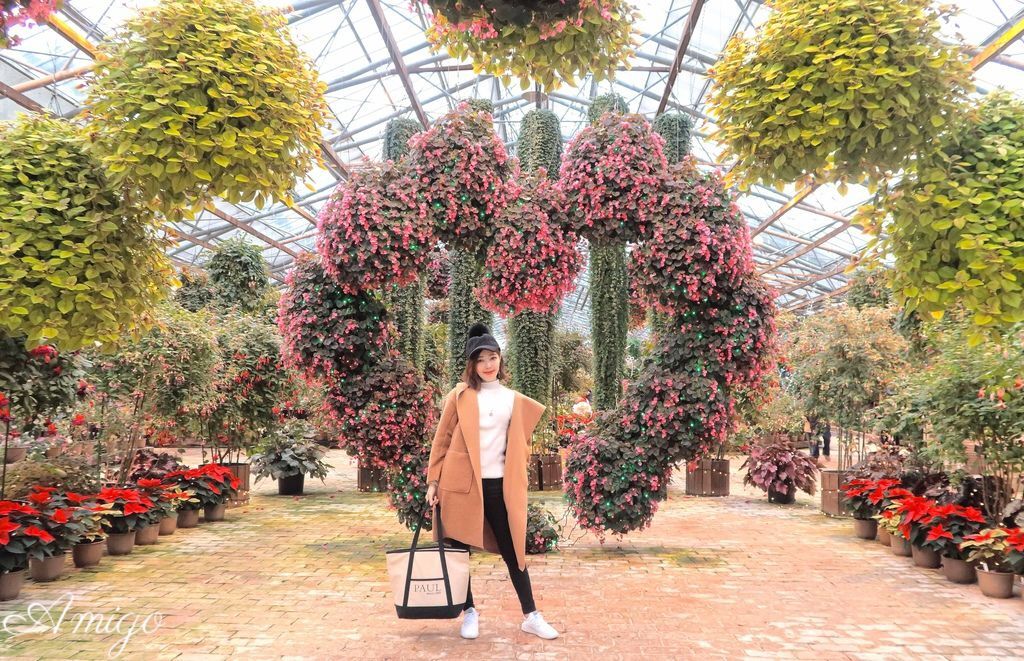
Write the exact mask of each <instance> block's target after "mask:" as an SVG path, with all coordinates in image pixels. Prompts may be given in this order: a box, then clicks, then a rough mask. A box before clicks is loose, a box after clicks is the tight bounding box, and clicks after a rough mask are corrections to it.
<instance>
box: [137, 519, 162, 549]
mask: <svg viewBox="0 0 1024 661" xmlns="http://www.w3.org/2000/svg"><path fill="white" fill-rule="evenodd" d="M158 537H160V525H159V524H156V523H152V524H150V525H148V526H143V527H141V528H137V529H136V530H135V543H136V544H138V545H139V546H148V545H150V544H156V540H157V538H158Z"/></svg>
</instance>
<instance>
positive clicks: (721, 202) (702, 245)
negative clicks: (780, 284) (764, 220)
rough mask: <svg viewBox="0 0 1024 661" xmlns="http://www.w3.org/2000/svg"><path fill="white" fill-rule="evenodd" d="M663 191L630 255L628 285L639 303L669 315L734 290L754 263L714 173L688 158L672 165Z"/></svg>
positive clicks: (742, 224) (739, 219)
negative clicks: (711, 294) (648, 229)
mask: <svg viewBox="0 0 1024 661" xmlns="http://www.w3.org/2000/svg"><path fill="white" fill-rule="evenodd" d="M665 190H666V201H667V202H666V204H665V206H664V207H662V208H661V209H660V210H659V211H658V213H657V216H656V222H655V223H654V225H653V229H652V232H651V237H650V239H648V240H647V241H644V242H643V243H642V244H640V245H638V246H637V247H636V249H634V250H633V252H632V253H631V254H630V264H629V271H630V286H631V287H633V288H635V294H636V299H637V301H638V302H639V303H640V304H641V305H643V306H645V307H652V308H654V309H655V310H658V311H659V312H664V313H668V314H674V313H676V312H679V311H681V310H686V309H689V308H690V307H691V306H692V305H693V304H694V303H699V302H700V300H701V299H703V298H705V297H707V295H708V292H715V291H721V290H723V289H729V290H732V289H735V288H736V287H738V286H739V284H740V282H741V281H742V280H743V278H744V277H745V276H746V274H748V273H751V272H753V269H754V265H753V264H754V263H753V250H752V248H751V243H750V232H749V230H748V229H747V224H746V220H745V219H744V218H743V214H742V213H741V212H740V210H739V208H738V207H737V206H736V204H735V203H734V202H732V201H731V200H730V199H729V195H728V193H727V192H726V190H725V187H724V186H723V184H722V180H721V178H720V177H719V176H718V175H717V174H710V175H708V174H702V173H701V172H700V171H699V170H697V169H696V167H695V165H694V163H693V161H692V160H691V159H689V158H688V159H687V160H685V161H683V162H681V163H680V164H679V165H676V166H673V167H672V168H671V170H670V174H669V176H668V177H667V179H666V185H665Z"/></svg>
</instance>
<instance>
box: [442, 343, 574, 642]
mask: <svg viewBox="0 0 1024 661" xmlns="http://www.w3.org/2000/svg"><path fill="white" fill-rule="evenodd" d="M468 335H469V339H468V340H467V341H466V351H465V357H466V369H465V372H464V373H463V375H462V382H461V383H459V384H458V385H457V386H455V388H454V389H453V390H452V391H451V392H449V393H448V395H447V397H445V400H444V410H443V412H442V413H441V421H440V423H438V426H437V433H436V434H434V443H433V445H432V446H431V448H430V464H429V466H428V468H427V482H428V487H427V503H428V504H429V505H431V506H434V505H438V504H439V505H440V515H441V522H442V524H443V525H444V531H445V537H446V538H447V539H449V540H450V541H451V543H452V545H453V546H456V547H459V548H463V549H467V550H468V549H469V548H470V547H473V548H483V549H486V550H488V551H491V552H492V553H500V554H501V557H502V558H503V559H504V560H505V564H506V565H507V566H508V573H509V577H510V578H511V579H512V585H513V586H514V587H515V590H516V594H517V595H518V596H519V604H520V606H522V609H523V615H524V618H523V623H522V625H521V628H522V630H523V631H525V632H527V633H531V634H534V635H535V636H539V637H541V638H544V639H547V640H551V639H552V638H557V637H558V632H557V631H555V630H554V628H552V627H551V625H550V624H548V623H547V622H545V621H544V618H543V617H542V616H541V614H540V612H539V611H537V609H536V606H535V605H534V602H533V590H532V587H531V585H530V575H529V573H528V572H527V571H526V487H527V477H526V464H527V458H528V457H529V455H530V443H529V439H530V436H531V435H532V434H533V430H534V428H535V427H536V426H537V423H538V422H539V421H540V417H541V415H542V414H543V413H544V406H543V405H541V404H540V403H538V402H536V401H534V400H532V399H530V398H529V397H527V396H525V395H523V394H522V393H519V392H516V391H514V390H510V389H509V388H506V387H505V386H504V385H502V383H501V379H503V378H505V370H504V367H503V365H502V360H501V347H499V346H498V342H497V341H496V340H495V339H494V337H493V336H492V335H491V333H490V331H489V330H488V329H487V326H484V325H483V324H474V325H473V327H472V328H470V329H469V334H468ZM434 531H435V537H436V535H437V527H436V526H435V527H434ZM461 634H462V637H463V638H476V637H477V636H479V635H480V624H479V615H478V614H477V611H476V608H474V604H473V591H472V588H470V590H469V591H468V592H467V594H466V607H465V609H464V611H463V618H462V627H461Z"/></svg>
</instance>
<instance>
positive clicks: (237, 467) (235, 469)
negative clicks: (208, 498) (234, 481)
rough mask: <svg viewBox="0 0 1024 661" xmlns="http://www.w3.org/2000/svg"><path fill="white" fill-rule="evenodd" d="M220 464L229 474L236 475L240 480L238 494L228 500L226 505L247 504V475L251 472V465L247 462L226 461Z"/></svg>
mask: <svg viewBox="0 0 1024 661" xmlns="http://www.w3.org/2000/svg"><path fill="white" fill-rule="evenodd" d="M222 465H223V466H224V467H226V468H227V469H228V470H230V471H231V474H232V475H234V476H235V477H237V478H238V481H239V482H240V484H239V485H238V495H236V496H235V497H234V498H232V499H231V500H229V501H228V507H238V506H239V505H247V504H248V503H249V488H250V487H249V476H250V474H251V473H250V471H251V465H250V464H249V462H245V463H226V464H222Z"/></svg>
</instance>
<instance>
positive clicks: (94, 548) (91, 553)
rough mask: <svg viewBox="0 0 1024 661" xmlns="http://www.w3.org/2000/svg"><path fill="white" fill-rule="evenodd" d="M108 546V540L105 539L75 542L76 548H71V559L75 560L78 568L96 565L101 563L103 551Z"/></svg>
mask: <svg viewBox="0 0 1024 661" xmlns="http://www.w3.org/2000/svg"><path fill="white" fill-rule="evenodd" d="M106 547H107V541H106V540H105V539H101V540H99V541H97V542H82V543H81V544H75V548H73V549H71V559H72V560H74V561H75V566H76V567H78V568H83V567H95V566H96V565H98V564H100V558H102V557H103V551H104V549H106Z"/></svg>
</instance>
